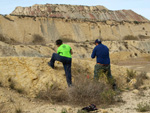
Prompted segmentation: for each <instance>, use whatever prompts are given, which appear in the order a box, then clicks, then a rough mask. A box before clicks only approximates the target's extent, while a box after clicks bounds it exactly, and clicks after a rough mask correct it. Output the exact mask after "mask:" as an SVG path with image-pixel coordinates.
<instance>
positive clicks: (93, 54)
mask: <svg viewBox="0 0 150 113" xmlns="http://www.w3.org/2000/svg"><path fill="white" fill-rule="evenodd" d="M95 56H96V49H95V48H94V49H93V52H92V55H91V58H95Z"/></svg>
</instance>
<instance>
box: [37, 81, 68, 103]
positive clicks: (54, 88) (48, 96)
mask: <svg viewBox="0 0 150 113" xmlns="http://www.w3.org/2000/svg"><path fill="white" fill-rule="evenodd" d="M36 97H37V98H39V99H43V100H48V101H50V102H52V103H55V102H64V101H67V93H66V92H65V91H64V90H62V89H60V88H59V86H58V84H57V83H54V84H52V85H50V86H49V85H48V84H46V90H41V91H40V92H39V93H38V94H37V96H36Z"/></svg>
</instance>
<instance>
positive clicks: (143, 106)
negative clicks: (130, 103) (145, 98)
mask: <svg viewBox="0 0 150 113" xmlns="http://www.w3.org/2000/svg"><path fill="white" fill-rule="evenodd" d="M136 110H137V111H138V112H147V111H150V103H139V104H138V105H137V108H136Z"/></svg>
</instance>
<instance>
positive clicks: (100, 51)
mask: <svg viewBox="0 0 150 113" xmlns="http://www.w3.org/2000/svg"><path fill="white" fill-rule="evenodd" d="M95 56H96V57H97V63H101V64H110V58H109V49H108V47H107V46H105V45H103V44H99V45H97V46H96V47H95V48H94V49H93V52H92V55H91V58H95Z"/></svg>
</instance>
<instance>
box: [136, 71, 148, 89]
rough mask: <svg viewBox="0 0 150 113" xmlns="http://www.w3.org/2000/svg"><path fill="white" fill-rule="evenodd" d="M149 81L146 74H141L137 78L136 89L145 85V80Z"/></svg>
mask: <svg viewBox="0 0 150 113" xmlns="http://www.w3.org/2000/svg"><path fill="white" fill-rule="evenodd" d="M144 79H148V77H147V75H146V72H141V73H140V74H138V75H137V76H136V83H135V84H134V88H136V89H138V88H139V87H140V86H141V85H143V80H144Z"/></svg>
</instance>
